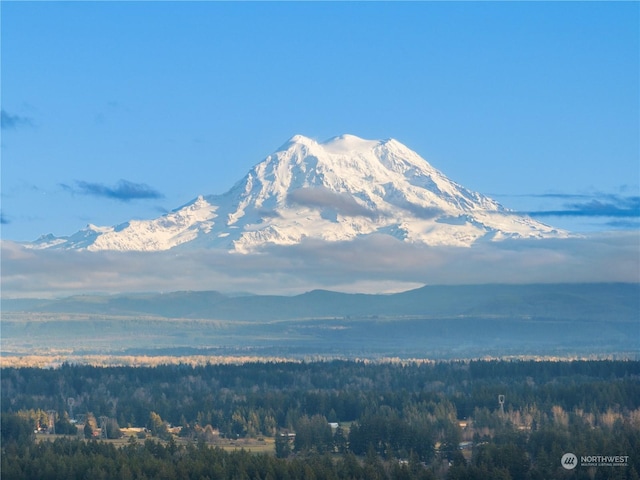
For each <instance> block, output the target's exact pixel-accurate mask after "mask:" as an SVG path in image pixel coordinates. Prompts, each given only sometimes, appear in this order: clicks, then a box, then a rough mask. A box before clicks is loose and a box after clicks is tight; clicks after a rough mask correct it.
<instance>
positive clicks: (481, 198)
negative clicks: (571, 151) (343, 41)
mask: <svg viewBox="0 0 640 480" xmlns="http://www.w3.org/2000/svg"><path fill="white" fill-rule="evenodd" d="M369 235H391V236H393V237H395V238H398V239H400V240H402V241H404V242H409V243H423V244H427V245H450V246H465V247H468V246H471V245H473V244H474V243H476V242H481V241H495V240H501V239H505V238H547V237H558V236H561V237H562V236H566V232H562V231H560V230H557V229H554V228H552V227H549V226H547V225H544V224H542V223H540V222H537V221H535V220H533V219H531V218H529V217H525V216H521V215H517V214H516V213H515V212H512V211H510V210H508V209H507V208H505V207H503V206H502V205H501V204H499V203H498V202H496V201H494V200H492V199H491V198H489V197H487V196H485V195H482V194H480V193H478V192H473V191H471V190H469V189H466V188H465V187H463V186H461V185H459V184H457V183H455V182H453V181H451V180H449V179H448V178H447V177H446V176H445V175H444V174H443V173H441V172H440V171H439V170H437V169H435V168H434V167H432V166H431V165H430V164H429V163H428V162H427V161H426V160H424V159H423V158H422V157H420V156H419V155H418V154H417V153H416V152H414V151H413V150H411V149H409V148H408V147H406V146H405V145H403V144H402V143H400V142H398V141H397V140H395V139H387V140H365V139H362V138H359V137H357V136H355V135H341V136H338V137H333V138H331V139H329V140H327V141H325V142H317V141H315V140H313V139H311V138H308V137H305V136H302V135H295V136H293V137H291V138H290V139H289V140H288V141H287V142H285V143H284V144H283V145H282V146H281V147H280V148H279V149H278V150H276V151H275V152H274V153H272V154H270V155H268V156H267V157H266V158H265V159H264V160H262V161H261V162H259V163H257V164H256V165H255V166H254V167H253V168H252V169H250V171H249V172H248V173H247V174H246V175H245V176H244V177H243V178H242V179H241V180H240V181H238V182H236V183H235V184H234V185H233V186H232V187H231V189H229V190H228V191H227V192H226V193H223V194H210V195H199V196H197V197H196V198H195V199H194V200H192V201H190V202H188V203H186V204H184V205H183V206H181V207H179V208H177V209H175V210H173V211H171V212H169V213H167V214H165V215H162V216H161V217H158V218H156V219H152V220H130V221H127V222H123V223H121V224H120V225H118V226H115V227H97V226H95V225H88V226H87V227H86V228H85V229H83V230H80V231H79V232H77V233H75V234H73V235H71V236H69V237H53V236H42V237H40V239H38V240H36V241H35V242H31V243H29V244H27V246H29V247H31V248H58V249H86V250H90V251H100V250H119V251H162V250H168V249H172V248H180V249H184V248H214V249H224V250H228V251H233V252H239V253H250V252H256V251H260V250H262V249H264V248H266V247H268V246H270V245H295V244H298V243H301V242H302V241H305V240H306V239H309V238H313V239H317V240H321V241H326V242H336V241H350V240H353V239H355V238H358V237H363V236H369Z"/></svg>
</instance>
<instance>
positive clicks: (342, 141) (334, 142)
mask: <svg viewBox="0 0 640 480" xmlns="http://www.w3.org/2000/svg"><path fill="white" fill-rule="evenodd" d="M380 143H381V142H380V141H379V140H365V139H364V138H360V137H356V136H355V135H349V134H346V135H340V136H338V137H333V138H330V139H329V140H327V141H325V142H322V143H321V144H320V145H321V146H322V147H323V148H324V150H325V151H327V152H329V153H336V154H347V153H350V152H354V151H357V152H367V151H370V150H373V149H374V148H375V147H377V146H378V145H380Z"/></svg>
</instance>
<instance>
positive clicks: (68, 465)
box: [0, 360, 640, 480]
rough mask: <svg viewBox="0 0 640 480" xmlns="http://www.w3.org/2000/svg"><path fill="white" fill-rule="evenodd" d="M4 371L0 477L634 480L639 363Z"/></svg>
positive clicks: (638, 468)
mask: <svg viewBox="0 0 640 480" xmlns="http://www.w3.org/2000/svg"><path fill="white" fill-rule="evenodd" d="M0 373H1V385H0V386H1V441H2V443H1V454H2V455H1V456H2V459H1V470H0V472H1V477H2V479H8V480H9V479H20V480H28V479H39V480H40V479H43V480H46V479H65V480H67V479H85V478H91V479H194V480H203V479H210V480H213V479H234V480H235V479H252V480H253V479H256V480H257V479H260V480H276V479H311V480H313V479H318V480H320V479H327V480H329V479H367V480H368V479H372V480H376V479H448V480H462V479H470V480H471V479H498V480H500V479H504V480H506V479H513V480H516V479H518V480H519V479H522V480H528V479H531V480H538V479H540V480H541V479H550V478H554V479H555V478H558V479H609V478H611V479H638V478H640V477H639V473H640V362H638V361H629V360H580V361H577V360H576V361H525V360H517V361H516V360H514V361H498V360H495V361H494V360H474V361H440V362H418V361H411V362H409V361H385V362H382V361H380V362H369V361H351V360H349V361H347V360H332V361H309V362H293V361H291V362H254V363H242V364H227V365H220V364H207V365H188V364H179V365H160V366H155V367H106V366H90V365H74V364H63V365H61V366H59V367H56V368H49V369H42V368H30V367H29V368H27V367H20V368H18V367H10V368H8V367H5V368H2V369H1V370H0ZM256 445H260V446H261V448H260V449H258V450H256V449H255V448H252V447H255V446H256ZM565 454H574V455H575V457H576V460H575V463H571V462H569V463H567V462H565V463H564V464H563V463H562V461H561V460H562V459H563V458H566V457H565ZM614 457H615V459H614ZM612 459H613V460H612Z"/></svg>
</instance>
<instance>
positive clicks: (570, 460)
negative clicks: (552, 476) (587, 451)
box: [560, 453, 578, 470]
mask: <svg viewBox="0 0 640 480" xmlns="http://www.w3.org/2000/svg"><path fill="white" fill-rule="evenodd" d="M560 463H561V464H562V468H564V469H566V470H573V469H574V468H576V467H577V466H578V457H576V456H575V455H574V454H573V453H565V454H564V455H562V458H561V459H560Z"/></svg>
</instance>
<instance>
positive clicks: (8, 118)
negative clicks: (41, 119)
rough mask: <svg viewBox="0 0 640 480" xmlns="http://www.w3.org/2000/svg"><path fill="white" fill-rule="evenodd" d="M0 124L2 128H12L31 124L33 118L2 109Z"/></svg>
mask: <svg viewBox="0 0 640 480" xmlns="http://www.w3.org/2000/svg"><path fill="white" fill-rule="evenodd" d="M0 125H1V126H2V130H12V129H16V128H19V127H25V126H33V120H32V119H31V118H29V117H23V116H22V115H16V114H11V113H9V112H7V111H6V110H4V109H2V110H1V111H0Z"/></svg>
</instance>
